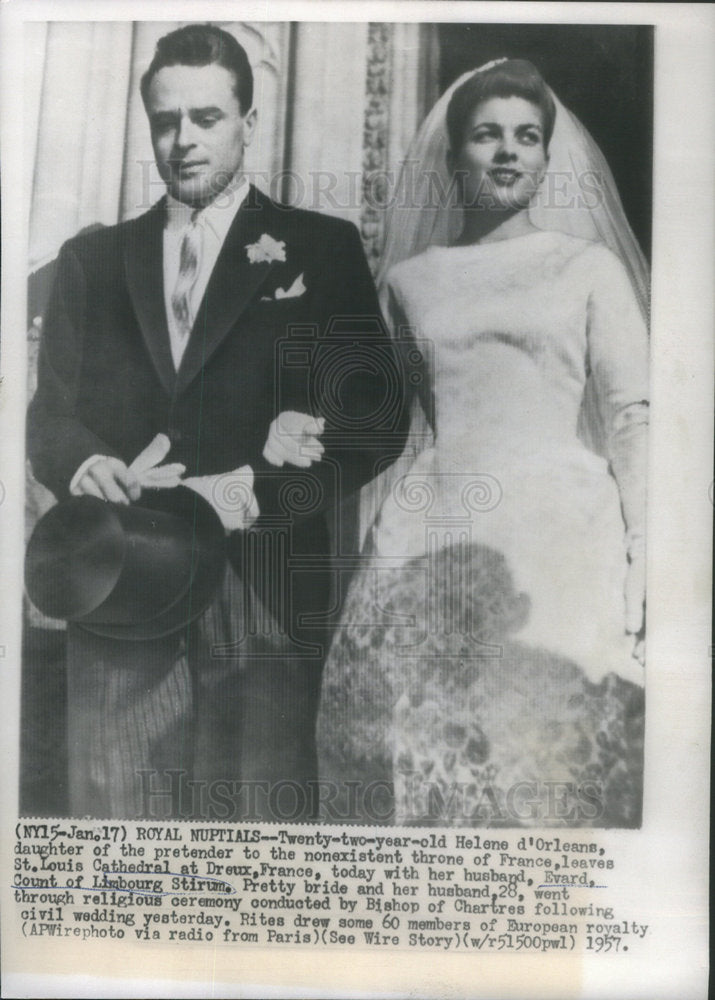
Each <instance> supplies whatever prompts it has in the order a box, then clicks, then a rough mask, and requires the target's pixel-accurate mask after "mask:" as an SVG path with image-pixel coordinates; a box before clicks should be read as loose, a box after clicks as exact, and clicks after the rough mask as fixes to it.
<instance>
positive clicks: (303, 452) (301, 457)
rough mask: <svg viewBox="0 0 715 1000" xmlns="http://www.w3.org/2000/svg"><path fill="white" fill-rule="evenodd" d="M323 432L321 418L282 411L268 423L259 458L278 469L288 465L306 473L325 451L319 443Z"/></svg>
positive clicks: (322, 420) (323, 424)
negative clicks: (266, 438)
mask: <svg viewBox="0 0 715 1000" xmlns="http://www.w3.org/2000/svg"><path fill="white" fill-rule="evenodd" d="M324 430H325V418H324V417H317V418H315V417H311V416H309V415H308V414H307V413H297V412H296V411H295V410H284V411H283V412H282V413H279V414H278V416H277V417H276V419H275V420H274V421H273V422H272V423H271V426H270V428H269V430H268V440H267V441H266V446H265V448H264V449H263V457H264V458H265V460H266V461H267V462H270V463H271V465H276V466H278V467H280V466H282V465H284V464H285V463H286V462H289V463H290V464H291V465H297V466H298V467H299V468H301V469H307V468H309V467H310V466H311V465H312V464H313V462H319V461H320V459H321V458H322V456H323V452H324V451H325V448H324V447H323V445H322V444H321V443H320V435H321V434H322V433H323V431H324Z"/></svg>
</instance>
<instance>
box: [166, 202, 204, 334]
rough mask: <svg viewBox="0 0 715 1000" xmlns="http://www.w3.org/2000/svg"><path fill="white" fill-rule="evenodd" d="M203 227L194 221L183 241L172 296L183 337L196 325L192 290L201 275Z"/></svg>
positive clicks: (172, 304)
mask: <svg viewBox="0 0 715 1000" xmlns="http://www.w3.org/2000/svg"><path fill="white" fill-rule="evenodd" d="M201 236H202V233H201V228H200V227H199V226H197V225H196V221H195V220H194V221H192V223H191V225H190V226H189V228H188V229H187V231H186V234H185V235H184V238H183V240H182V241H181V253H180V257H179V276H178V278H177V280H176V287H175V288H174V291H173V293H172V296H171V307H172V309H173V310H174V317H175V319H176V327H177V329H178V331H179V333H180V335H181V337H182V338H185V337H188V336H189V334H190V333H191V327H192V326H193V325H194V316H193V311H192V309H191V292H192V290H193V287H194V285H195V284H196V279H197V278H198V275H199V267H200V265H201Z"/></svg>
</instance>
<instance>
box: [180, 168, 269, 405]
mask: <svg viewBox="0 0 715 1000" xmlns="http://www.w3.org/2000/svg"><path fill="white" fill-rule="evenodd" d="M271 215H272V212H271V209H270V202H269V201H268V199H266V198H264V197H263V196H262V195H261V194H260V193H259V192H258V191H257V190H256V189H255V188H253V187H252V188H251V190H250V192H249V194H248V196H247V197H246V200H245V201H244V203H243V205H242V206H241V208H240V209H239V210H238V212H237V214H236V218H235V219H234V221H233V224H232V226H231V228H230V229H229V231H228V235H227V236H226V240H225V242H224V245H223V247H222V248H221V252H220V254H219V256H218V259H217V261H216V265H215V266H214V269H213V273H212V275H211V278H210V280H209V283H208V285H207V287H206V292H205V294H204V297H203V300H202V302H201V306H200V307H199V310H198V313H197V315H196V322H195V323H194V328H193V330H192V331H191V336H190V337H189V343H188V344H187V347H186V351H185V353H184V356H183V358H182V361H181V366H180V367H179V371H178V374H177V384H176V391H177V393H180V392H182V391H183V390H184V389H185V388H186V387H187V386H188V385H189V384H190V383H191V382H192V381H193V379H194V378H196V376H197V375H198V373H199V372H200V371H201V368H202V366H203V365H204V364H206V362H207V361H208V360H209V358H210V357H211V356H212V354H213V353H214V351H215V350H216V349H217V347H218V346H219V345H220V344H221V342H222V341H223V339H224V338H225V336H226V334H227V333H228V332H229V330H230V329H231V328H232V327H233V326H234V325H235V323H236V321H237V320H238V318H239V317H240V315H241V313H242V312H243V311H244V310H245V309H246V307H247V306H248V304H249V303H250V302H251V300H252V299H253V298H254V297H255V295H256V294H257V292H258V290H259V289H260V287H261V285H262V284H263V283H264V281H265V280H266V278H267V277H268V275H269V274H270V272H271V270H272V268H273V267H274V264H273V263H272V262H263V263H251V262H250V261H249V259H248V253H247V250H246V247H247V246H249V245H250V244H251V243H255V242H256V241H257V240H258V239H260V237H261V235H262V234H263V233H265V232H269V233H270V217H271Z"/></svg>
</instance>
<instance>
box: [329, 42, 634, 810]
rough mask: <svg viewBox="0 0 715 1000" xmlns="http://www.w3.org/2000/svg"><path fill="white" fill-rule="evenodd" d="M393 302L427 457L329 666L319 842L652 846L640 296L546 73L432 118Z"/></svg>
mask: <svg viewBox="0 0 715 1000" xmlns="http://www.w3.org/2000/svg"><path fill="white" fill-rule="evenodd" d="M415 165H417V169H416V170H415ZM408 167H409V169H408ZM445 193H446V195H447V196H446V197H445ZM381 287H382V294H383V301H384V304H385V312H386V315H387V316H388V317H389V321H390V323H391V325H392V327H393V330H394V332H395V333H396V335H400V336H401V338H404V332H405V331H406V330H407V331H409V332H410V334H411V335H412V336H413V337H414V342H413V343H412V344H411V346H410V348H409V350H411V351H412V352H413V357H414V352H415V351H417V350H420V351H421V353H422V354H423V356H424V358H425V363H426V364H427V365H428V368H429V370H428V372H427V381H428V384H429V391H428V392H426V393H423V395H422V400H421V402H422V407H423V410H424V412H425V414H426V417H427V420H428V421H429V423H430V425H431V428H432V430H433V432H434V436H433V439H431V440H429V441H427V442H426V443H427V444H428V445H429V446H428V447H424V449H423V450H422V451H421V452H420V453H419V454H418V455H417V457H416V458H415V459H414V461H413V462H412V464H411V466H410V467H409V468H408V469H407V471H406V472H405V474H404V475H402V476H400V478H399V479H397V480H396V481H395V482H394V483H393V484H392V486H391V488H390V490H389V492H388V495H387V497H386V498H385V499H384V501H383V503H382V505H381V508H380V510H379V513H378V516H377V518H376V519H375V521H374V523H373V525H372V527H371V530H370V532H369V534H368V538H367V542H366V562H365V565H364V566H363V568H361V569H360V571H359V572H358V573H357V575H356V576H355V578H354V579H353V581H352V584H351V587H350V591H349V593H348V596H347V599H346V603H345V608H344V612H343V618H342V624H341V626H340V627H339V629H338V631H337V634H336V636H335V641H334V643H333V646H332V649H331V652H330V654H329V656H328V661H327V664H326V668H325V673H324V678H323V689H322V701H321V708H320V713H319V719H318V746H319V754H320V760H321V781H322V782H323V783H326V782H327V784H324V787H325V788H328V789H329V799H330V802H329V806H330V807H329V808H326V809H325V810H324V815H323V818H324V819H330V818H331V815H333V816H335V817H336V818H343V819H345V818H351V819H357V820H360V821H362V822H366V823H375V822H397V823H403V824H405V823H413V824H417V825H429V824H435V825H439V826H443V825H448V824H455V825H460V824H462V825H487V826H519V825H536V826H545V825H550V824H551V825H553V824H555V825H561V826H563V825H566V826H586V825H593V826H637V825H638V824H639V823H640V803H641V779H642V744H643V663H642V661H643V631H644V611H645V551H644V547H645V538H644V526H645V461H646V431H647V417H648V404H647V398H648V337H647V328H646V311H647V272H646V267H645V263H644V260H643V257H642V255H641V252H640V250H639V248H638V246H637V244H636V241H635V239H634V237H633V235H632V233H631V231H630V229H629V227H628V224H627V222H626V220H625V216H624V214H623V210H622V208H621V204H620V200H619V198H618V194H617V192H616V189H615V185H614V183H613V179H612V177H611V174H610V171H609V169H608V166H607V165H606V163H605V161H604V160H603V157H602V156H601V154H600V152H599V150H598V149H597V147H596V145H595V143H594V142H593V140H592V139H591V137H590V136H589V135H588V133H587V132H586V131H585V129H583V127H582V126H581V125H580V123H579V122H578V121H577V120H576V119H575V118H574V116H573V115H571V114H570V112H568V111H567V110H566V109H565V108H564V107H563V105H561V104H560V102H559V101H558V99H557V98H556V97H555V96H554V95H553V93H552V91H551V90H550V89H549V88H548V87H547V85H546V84H545V83H544V81H543V79H542V78H541V76H540V75H539V73H538V71H537V70H536V69H535V68H534V67H533V66H532V65H531V64H530V63H527V62H525V61H522V60H499V61H497V62H496V63H491V64H489V65H487V66H486V67H483V68H481V69H480V70H477V71H476V72H473V73H470V74H466V75H465V77H463V78H461V79H460V80H458V81H457V83H456V84H455V85H453V87H452V88H451V89H450V90H449V91H448V92H447V93H446V94H445V95H443V97H442V98H441V99H440V101H439V102H438V104H437V106H436V107H435V108H434V109H433V110H432V112H431V113H430V115H429V116H428V118H427V120H426V121H425V123H424V125H423V126H422V129H421V130H420V133H419V134H418V136H417V138H416V140H415V142H414V144H413V147H412V149H411V150H410V153H409V154H408V157H407V161H406V163H405V167H404V168H403V174H402V177H401V181H400V184H399V187H398V191H397V196H396V199H395V208H394V210H393V213H392V217H391V223H390V228H389V236H388V241H387V247H386V253H385V259H384V262H383V268H382V272H381ZM423 426H424V421H423ZM423 438H424V435H423ZM326 803H327V800H326ZM340 808H345V809H346V810H347V812H345V813H342V814H340V812H339V810H340ZM331 810H332V813H331Z"/></svg>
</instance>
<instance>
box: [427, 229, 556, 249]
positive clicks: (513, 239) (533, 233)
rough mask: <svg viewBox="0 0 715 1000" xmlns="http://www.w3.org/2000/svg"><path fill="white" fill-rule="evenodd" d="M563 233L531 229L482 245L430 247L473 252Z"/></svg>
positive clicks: (552, 230) (458, 244) (467, 244)
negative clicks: (476, 249) (535, 237)
mask: <svg viewBox="0 0 715 1000" xmlns="http://www.w3.org/2000/svg"><path fill="white" fill-rule="evenodd" d="M565 235H566V234H565V233H560V232H559V231H558V230H557V229H532V230H531V231H530V232H528V233H519V235H518V236H508V237H507V238H506V239H504V240H486V241H485V242H484V243H452V244H451V245H450V246H446V247H445V246H442V247H440V246H432V247H431V248H430V249H432V250H473V249H475V248H478V249H480V250H481V249H484V248H485V247H496V246H501V245H505V246H508V245H509V244H511V243H514V242H516V241H517V240H528V239H531V238H532V237H534V236H565Z"/></svg>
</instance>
